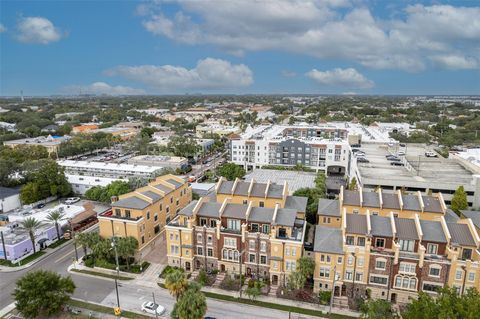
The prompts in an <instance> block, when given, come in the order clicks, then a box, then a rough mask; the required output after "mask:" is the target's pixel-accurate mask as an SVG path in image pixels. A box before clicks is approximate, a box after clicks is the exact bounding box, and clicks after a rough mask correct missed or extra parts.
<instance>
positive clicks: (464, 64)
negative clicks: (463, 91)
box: [430, 54, 480, 70]
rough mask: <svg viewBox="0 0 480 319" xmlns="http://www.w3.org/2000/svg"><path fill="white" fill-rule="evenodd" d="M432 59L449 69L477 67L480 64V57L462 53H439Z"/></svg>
mask: <svg viewBox="0 0 480 319" xmlns="http://www.w3.org/2000/svg"><path fill="white" fill-rule="evenodd" d="M430 59H431V60H432V61H433V62H434V63H435V64H436V65H438V66H439V67H441V68H445V69H449V70H466V69H477V68H479V66H480V63H479V61H478V59H476V58H474V57H466V56H462V55H456V54H451V55H437V56H432V57H430Z"/></svg>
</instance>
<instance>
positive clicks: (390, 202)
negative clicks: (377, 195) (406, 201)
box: [382, 191, 400, 209]
mask: <svg viewBox="0 0 480 319" xmlns="http://www.w3.org/2000/svg"><path fill="white" fill-rule="evenodd" d="M382 202H383V208H390V209H400V203H399V202H398V194H394V193H386V192H384V191H382Z"/></svg>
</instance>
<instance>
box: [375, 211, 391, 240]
mask: <svg viewBox="0 0 480 319" xmlns="http://www.w3.org/2000/svg"><path fill="white" fill-rule="evenodd" d="M370 225H371V227H372V230H371V233H372V235H373V236H377V237H393V232H392V224H391V222H390V218H389V217H383V216H375V215H372V216H370Z"/></svg>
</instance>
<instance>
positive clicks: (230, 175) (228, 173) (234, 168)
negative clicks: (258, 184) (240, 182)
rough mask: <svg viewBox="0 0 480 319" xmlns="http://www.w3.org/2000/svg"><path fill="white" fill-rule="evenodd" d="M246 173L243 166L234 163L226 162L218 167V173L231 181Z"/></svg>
mask: <svg viewBox="0 0 480 319" xmlns="http://www.w3.org/2000/svg"><path fill="white" fill-rule="evenodd" d="M245 173H246V172H245V170H244V169H243V167H241V166H238V165H236V164H234V163H226V164H224V165H222V166H220V167H219V168H218V169H217V174H218V175H220V176H223V177H225V178H226V179H227V180H229V181H233V180H235V178H243V176H245Z"/></svg>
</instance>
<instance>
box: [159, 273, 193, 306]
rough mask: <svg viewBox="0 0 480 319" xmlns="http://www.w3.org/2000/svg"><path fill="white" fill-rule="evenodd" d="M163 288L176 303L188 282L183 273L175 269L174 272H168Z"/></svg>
mask: <svg viewBox="0 0 480 319" xmlns="http://www.w3.org/2000/svg"><path fill="white" fill-rule="evenodd" d="M165 287H166V288H167V289H168V291H169V292H170V294H171V295H172V296H174V297H175V300H176V301H177V302H178V299H179V298H180V296H181V295H182V294H183V293H184V292H185V290H186V289H187V287H188V281H187V279H186V278H185V275H184V273H183V271H180V270H178V269H175V270H174V271H172V272H170V273H169V274H168V275H167V276H166V277H165Z"/></svg>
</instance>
